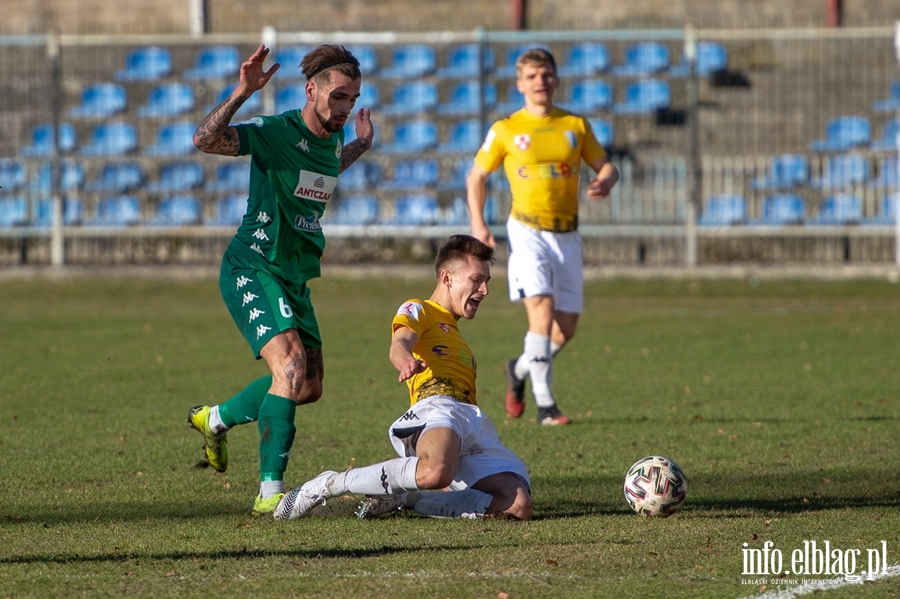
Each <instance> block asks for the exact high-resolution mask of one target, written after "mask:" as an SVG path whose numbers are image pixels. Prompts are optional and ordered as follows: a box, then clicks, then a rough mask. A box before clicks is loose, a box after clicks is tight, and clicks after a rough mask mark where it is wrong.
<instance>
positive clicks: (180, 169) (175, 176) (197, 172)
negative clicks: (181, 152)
mask: <svg viewBox="0 0 900 599" xmlns="http://www.w3.org/2000/svg"><path fill="white" fill-rule="evenodd" d="M201 185H203V165H201V164H199V163H197V162H187V161H179V162H170V163H168V164H164V165H163V166H162V168H161V169H160V171H159V178H158V179H157V180H156V181H151V182H150V183H148V184H147V186H146V189H147V191H149V192H151V193H178V192H181V191H188V190H190V189H194V188H196V187H200V186H201Z"/></svg>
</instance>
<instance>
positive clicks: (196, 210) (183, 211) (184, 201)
mask: <svg viewBox="0 0 900 599" xmlns="http://www.w3.org/2000/svg"><path fill="white" fill-rule="evenodd" d="M202 220H203V206H202V205H201V204H200V200H198V199H197V198H195V197H194V196H189V195H179V196H173V197H170V198H166V199H164V200H161V201H160V202H159V205H158V206H157V207H156V214H154V215H153V218H151V219H150V220H149V221H148V222H147V224H148V225H150V226H154V227H189V226H191V225H199V224H200V223H201V222H202Z"/></svg>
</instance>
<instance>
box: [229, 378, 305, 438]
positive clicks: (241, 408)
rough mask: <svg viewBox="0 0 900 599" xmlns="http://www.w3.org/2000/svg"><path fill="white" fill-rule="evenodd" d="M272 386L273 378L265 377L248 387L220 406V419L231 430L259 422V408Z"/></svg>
mask: <svg viewBox="0 0 900 599" xmlns="http://www.w3.org/2000/svg"><path fill="white" fill-rule="evenodd" d="M271 386H272V376H271V375H269V376H264V377H262V378H261V379H256V380H255V381H253V382H252V383H250V384H249V385H247V387H246V388H245V389H244V390H243V391H241V392H240V393H238V394H237V395H235V396H234V397H232V398H231V399H229V400H228V401H226V402H224V403H221V404H219V417H220V418H221V419H222V423H223V424H224V425H225V426H227V427H228V428H231V427H233V426H237V425H238V424H247V423H248V422H256V421H257V420H259V408H260V406H261V405H262V403H263V400H264V399H265V397H266V394H267V393H268V392H269V387H271ZM291 403H294V402H291ZM292 420H293V419H292Z"/></svg>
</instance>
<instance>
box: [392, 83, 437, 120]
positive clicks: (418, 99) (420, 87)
mask: <svg viewBox="0 0 900 599" xmlns="http://www.w3.org/2000/svg"><path fill="white" fill-rule="evenodd" d="M437 103H438V94H437V86H436V85H435V84H434V83H431V82H429V81H411V82H409V83H400V84H398V85H397V86H396V87H394V92H393V102H392V103H391V104H388V105H386V106H382V107H381V109H380V110H379V111H378V112H379V113H380V114H385V115H401V114H402V115H405V114H422V113H425V112H431V111H432V110H434V108H435V107H436V106H437Z"/></svg>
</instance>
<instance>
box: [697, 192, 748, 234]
mask: <svg viewBox="0 0 900 599" xmlns="http://www.w3.org/2000/svg"><path fill="white" fill-rule="evenodd" d="M746 221H747V200H745V199H744V197H743V196H740V195H735V194H721V195H714V196H710V197H708V198H706V202H705V203H704V205H703V214H702V215H701V216H700V218H699V219H697V224H698V225H701V226H707V227H724V226H728V225H737V224H741V223H744V222H746Z"/></svg>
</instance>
